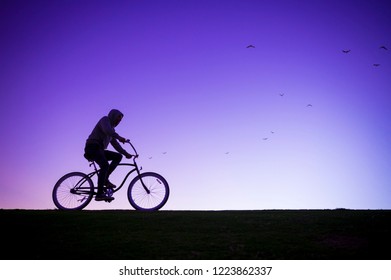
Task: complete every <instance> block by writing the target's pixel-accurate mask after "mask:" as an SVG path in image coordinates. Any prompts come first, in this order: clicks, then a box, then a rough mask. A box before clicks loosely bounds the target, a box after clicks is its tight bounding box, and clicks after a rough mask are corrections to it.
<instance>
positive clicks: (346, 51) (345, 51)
mask: <svg viewBox="0 0 391 280" xmlns="http://www.w3.org/2000/svg"><path fill="white" fill-rule="evenodd" d="M342 52H344V53H349V52H350V50H342Z"/></svg>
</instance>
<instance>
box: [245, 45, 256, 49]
mask: <svg viewBox="0 0 391 280" xmlns="http://www.w3.org/2000/svg"><path fill="white" fill-rule="evenodd" d="M246 48H247V49H249V48H255V46H254V45H248V46H247V47H246Z"/></svg>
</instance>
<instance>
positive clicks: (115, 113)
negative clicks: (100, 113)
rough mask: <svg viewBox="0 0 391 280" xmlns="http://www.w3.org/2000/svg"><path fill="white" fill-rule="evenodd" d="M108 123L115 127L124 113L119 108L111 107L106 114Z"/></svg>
mask: <svg viewBox="0 0 391 280" xmlns="http://www.w3.org/2000/svg"><path fill="white" fill-rule="evenodd" d="M108 117H109V120H110V123H111V125H112V126H114V127H116V126H117V125H118V124H119V123H120V122H121V120H122V118H123V117H124V114H122V113H121V112H120V111H119V110H117V109H112V110H111V111H110V113H109V115H108Z"/></svg>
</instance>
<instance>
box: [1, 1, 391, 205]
mask: <svg viewBox="0 0 391 280" xmlns="http://www.w3.org/2000/svg"><path fill="white" fill-rule="evenodd" d="M0 38H1V43H0V65H1V67H0V101H1V102H0V106H1V110H0V114H1V115H0V127H1V129H2V133H1V135H2V137H1V140H0V141H1V142H0V144H1V145H0V147H1V155H2V164H1V166H2V171H1V181H0V188H1V193H2V194H1V196H0V208H5V209H8V208H9V209H13V208H23V209H53V208H54V205H53V202H52V200H51V191H52V188H53V185H54V184H55V182H56V181H57V180H58V179H59V178H60V177H61V176H62V175H63V174H65V173H67V172H71V171H83V172H89V171H90V168H89V166H88V163H87V161H86V160H85V159H84V158H83V156H82V155H83V148H84V143H85V140H86V138H87V137H88V135H89V133H90V132H91V130H92V128H93V126H94V125H95V124H96V122H97V121H98V119H99V118H100V117H102V116H103V115H106V114H107V113H108V112H109V111H110V109H112V108H116V109H119V110H121V111H122V112H123V113H124V114H125V118H124V119H123V121H122V123H121V124H120V125H119V126H118V127H117V132H118V133H119V134H120V135H122V136H124V137H127V138H129V139H131V141H132V142H133V144H134V145H135V146H136V147H137V149H138V151H139V153H140V155H141V157H140V160H139V162H140V165H142V166H143V170H145V171H156V172H158V173H160V174H162V175H163V176H164V177H166V179H167V180H168V182H169V184H170V187H171V192H172V193H171V197H170V199H169V201H168V203H167V204H166V206H165V207H164V208H163V209H166V210H176V209H185V210H198V209H200V210H209V209H215V210H219V209H334V208H353V209H389V208H391V185H390V182H391V169H390V166H391V165H390V159H391V127H390V120H391V82H390V77H391V10H390V8H389V1H386V0H385V1H340V0H339V1H287V0H285V1H283V0H282V1H260V0H254V1H246V0H232V1H221V0H218V1H214V0H212V1H211V0H208V1H206V0H205V1H203V0H194V1H193V0H189V1H182V0H177V1H171V0H164V1H163V0H161V1H157V0H154V1H152V0H151V1H92V0H91V1H70V0H68V1H65V0H63V1H61V0H60V1H49V0H48V1H18V0H2V1H1V2H0ZM250 44H252V45H254V46H255V48H246V47H247V46H248V45H250ZM382 45H384V46H386V47H387V48H388V49H389V50H385V49H382V48H380V47H381V46H382ZM347 49H350V50H351V51H350V52H349V53H343V52H342V50H347ZM373 64H380V66H378V67H375V66H374V65H373ZM280 94H283V96H281V95H280ZM308 104H312V107H307V105H308ZM264 138H267V140H264ZM110 148H111V147H110ZM126 148H127V147H126ZM163 152H167V153H166V154H163ZM228 152H229V153H228ZM227 153H228V154H227ZM149 157H152V159H149ZM122 174H123V172H122V171H121V170H120V169H118V172H117V173H114V174H113V176H112V181H113V182H114V183H117V184H118V183H119V182H120V177H121V176H122ZM126 190H127V186H126V187H125V188H123V189H122V190H120V191H119V192H118V193H117V194H116V200H115V201H114V202H112V203H111V204H107V203H104V202H95V201H93V202H92V203H91V204H90V205H89V206H88V207H87V209H131V206H130V204H129V203H128V201H127V197H126Z"/></svg>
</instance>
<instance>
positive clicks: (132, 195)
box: [52, 140, 170, 211]
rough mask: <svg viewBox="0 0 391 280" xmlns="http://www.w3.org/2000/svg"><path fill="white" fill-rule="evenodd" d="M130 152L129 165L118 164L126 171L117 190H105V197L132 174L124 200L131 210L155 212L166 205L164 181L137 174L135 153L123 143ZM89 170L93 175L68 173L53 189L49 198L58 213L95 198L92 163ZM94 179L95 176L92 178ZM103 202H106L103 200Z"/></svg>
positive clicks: (136, 154)
mask: <svg viewBox="0 0 391 280" xmlns="http://www.w3.org/2000/svg"><path fill="white" fill-rule="evenodd" d="M126 143H128V144H129V145H130V146H131V147H132V149H133V151H134V155H132V158H133V163H120V164H119V166H124V167H129V168H130V170H129V172H128V173H127V175H126V176H125V178H124V179H123V181H122V183H121V185H120V186H118V187H116V188H114V189H113V188H105V193H106V195H107V196H109V197H111V196H113V194H114V193H116V192H117V191H119V190H120V189H121V188H122V187H123V186H124V184H125V182H126V180H127V179H128V177H129V176H130V174H132V173H133V172H136V176H135V177H134V178H133V180H132V181H131V182H130V184H129V187H128V200H129V203H130V204H131V205H132V207H133V208H134V209H136V210H139V211H157V210H159V209H160V208H162V207H163V206H164V204H166V202H167V200H168V196H169V194H170V189H169V186H168V183H167V181H166V179H164V178H163V176H161V175H159V174H157V173H154V172H145V173H141V172H140V171H141V169H140V168H139V167H138V165H137V162H136V159H137V158H138V156H139V155H138V153H137V151H136V149H135V148H134V146H133V145H132V143H130V141H129V140H127V141H126ZM90 166H93V167H94V171H93V172H91V173H89V174H85V173H83V172H71V173H68V174H65V175H64V176H62V177H61V178H60V179H59V180H58V181H57V183H56V184H55V185H54V188H53V193H52V198H53V202H54V204H55V205H56V207H57V208H58V209H60V210H82V209H83V208H85V207H86V206H87V205H88V204H89V203H90V202H91V200H92V198H93V196H94V195H96V194H97V190H98V188H97V186H95V185H94V183H93V181H92V178H93V177H94V176H95V175H97V174H98V173H99V169H97V167H96V164H95V162H94V161H91V163H90ZM96 177H97V176H96ZM107 202H110V201H109V200H107Z"/></svg>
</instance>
